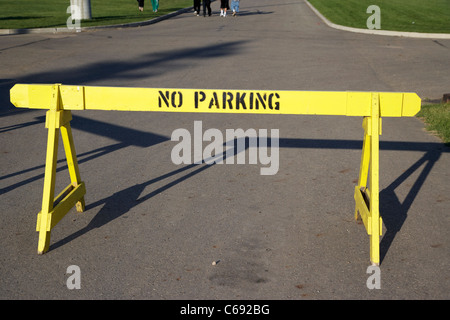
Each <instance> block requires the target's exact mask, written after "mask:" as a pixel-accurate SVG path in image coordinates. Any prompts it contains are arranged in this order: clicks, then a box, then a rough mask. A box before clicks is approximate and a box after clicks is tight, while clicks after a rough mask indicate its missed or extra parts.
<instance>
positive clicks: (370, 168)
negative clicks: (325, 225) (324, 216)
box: [354, 94, 383, 265]
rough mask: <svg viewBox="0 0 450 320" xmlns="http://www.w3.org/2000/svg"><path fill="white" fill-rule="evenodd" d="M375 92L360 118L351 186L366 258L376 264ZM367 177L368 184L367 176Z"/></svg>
mask: <svg viewBox="0 0 450 320" xmlns="http://www.w3.org/2000/svg"><path fill="white" fill-rule="evenodd" d="M379 110H380V108H379V95H378V94H373V95H372V115H371V116H370V117H365V118H364V120H363V128H364V141H363V150H362V156H361V165H360V169H359V179H358V185H357V186H356V187H355V195H354V197H355V218H356V219H359V218H361V220H362V221H363V223H364V226H365V227H366V230H367V233H368V234H369V236H370V261H371V263H372V264H374V265H379V264H380V236H381V234H382V232H381V231H382V225H383V223H382V220H381V217H380V210H379V207H380V200H379V151H380V150H379V136H380V135H381V118H380V112H379ZM368 178H369V187H367V179H368Z"/></svg>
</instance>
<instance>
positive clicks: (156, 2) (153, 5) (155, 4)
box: [152, 0, 159, 12]
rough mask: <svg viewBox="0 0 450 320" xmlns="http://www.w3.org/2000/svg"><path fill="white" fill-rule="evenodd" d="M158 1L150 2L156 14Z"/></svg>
mask: <svg viewBox="0 0 450 320" xmlns="http://www.w3.org/2000/svg"><path fill="white" fill-rule="evenodd" d="M158 7H159V0H152V8H153V12H158Z"/></svg>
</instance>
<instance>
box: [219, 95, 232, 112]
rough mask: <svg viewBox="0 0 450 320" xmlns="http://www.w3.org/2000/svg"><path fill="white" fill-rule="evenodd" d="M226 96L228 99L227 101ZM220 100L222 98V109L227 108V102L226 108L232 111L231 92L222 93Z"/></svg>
mask: <svg viewBox="0 0 450 320" xmlns="http://www.w3.org/2000/svg"><path fill="white" fill-rule="evenodd" d="M227 96H228V99H227ZM222 98H223V108H224V109H226V108H227V102H228V106H229V107H230V109H233V104H232V103H233V94H232V93H231V92H224V93H223V94H222Z"/></svg>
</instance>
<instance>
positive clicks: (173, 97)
mask: <svg viewBox="0 0 450 320" xmlns="http://www.w3.org/2000/svg"><path fill="white" fill-rule="evenodd" d="M176 94H177V92H175V91H174V92H172V96H171V98H172V107H174V108H179V107H181V105H182V104H183V94H182V93H181V92H180V91H178V97H179V99H178V101H179V104H178V106H177V105H176V104H175V97H176Z"/></svg>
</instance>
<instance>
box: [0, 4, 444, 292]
mask: <svg viewBox="0 0 450 320" xmlns="http://www.w3.org/2000/svg"><path fill="white" fill-rule="evenodd" d="M212 7H213V13H214V14H213V16H212V17H206V18H204V17H202V16H200V17H197V16H195V15H194V14H193V13H192V12H187V13H184V14H181V15H178V16H176V17H173V18H171V19H169V20H165V21H162V22H159V23H157V24H153V25H150V26H145V27H139V28H124V29H105V30H96V31H89V32H81V33H76V34H66V33H64V34H23V35H11V36H1V37H0V61H1V63H0V74H1V79H0V128H1V129H0V163H1V166H0V205H1V218H2V223H1V224H0V243H1V250H0V298H1V299H8V300H9V299H200V300H203V299H226V300H234V299H262V300H263V299H274V300H291V299H292V300H303V299H449V298H450V294H449V292H450V290H449V287H450V286H449V284H450V281H449V275H448V270H449V266H450V255H449V245H450V236H449V232H448V230H449V229H450V221H449V212H450V210H449V209H450V196H449V192H448V181H449V160H450V155H449V149H448V148H447V147H445V146H444V145H443V144H442V143H441V142H440V140H439V139H438V138H436V137H434V136H433V135H431V134H429V133H427V132H426V131H425V130H424V125H423V124H422V122H421V121H420V120H418V119H416V118H387V119H383V135H382V136H381V138H380V139H381V143H380V148H381V154H380V157H381V158H380V190H381V192H380V199H381V206H380V209H381V214H382V216H383V220H384V226H383V233H384V236H383V238H382V240H381V258H382V263H381V266H380V270H381V274H380V275H381V289H373V290H369V289H368V288H367V286H366V281H367V279H368V277H369V274H367V273H366V271H367V267H368V266H369V237H368V235H367V233H366V231H365V229H364V226H363V225H361V224H358V223H357V222H355V221H354V218H353V215H354V200H353V189H354V185H355V183H356V179H357V177H358V170H359V161H360V155H361V146H362V136H363V130H362V128H361V123H362V119H360V118H355V117H333V116H265V115H245V116H242V115H232V114H230V115H213V114H182V113H170V114H168V113H145V112H134V113H133V112H114V111H109V112H107V111H104V112H101V111H76V112H73V120H72V128H73V133H74V140H75V146H76V150H77V154H78V159H79V162H80V171H81V177H82V180H83V181H84V182H85V183H86V187H87V194H86V197H85V198H86V211H85V212H84V213H81V214H80V213H77V212H76V211H75V209H72V210H71V211H70V212H69V213H68V214H67V216H66V217H64V219H62V220H61V222H60V223H59V224H58V225H57V226H56V227H55V228H54V229H53V230H52V238H51V246H50V251H49V252H48V253H46V254H45V255H42V256H38V255H37V254H36V250H37V239H38V238H37V233H36V232H35V223H36V215H37V213H38V212H39V211H40V206H41V198H42V186H43V173H44V163H45V149H46V134H47V131H46V129H45V127H44V121H45V117H44V116H45V111H44V110H34V111H30V110H18V109H16V108H14V107H13V106H12V105H11V104H10V103H9V89H10V88H11V87H12V86H13V85H14V84H15V83H63V84H79V85H101V86H126V87H162V88H166V87H167V88H204V89H207V88H211V89H214V88H218V89H227V88H228V89H273V90H323V91H334V90H339V91H341V90H342V91H399V92H416V93H417V94H418V95H419V96H420V97H421V98H422V99H430V100H437V99H440V98H441V97H442V94H444V93H448V92H449V91H450V87H449V84H450V64H449V63H448V62H449V60H448V57H449V53H450V51H449V50H450V40H438V41H437V40H435V39H411V38H401V37H386V36H376V35H363V34H355V33H348V32H344V31H339V30H335V29H332V28H329V27H328V26H326V25H324V24H323V22H322V21H321V20H320V19H319V18H318V17H317V16H316V15H315V14H314V13H313V12H312V11H311V10H310V9H309V7H308V6H307V5H306V4H305V3H304V2H303V1H299V0H278V1H276V2H274V1H269V0H243V1H241V12H240V14H239V16H238V17H232V16H231V15H229V16H228V17H226V18H222V17H219V16H218V11H219V3H218V2H217V1H216V2H214V3H213V4H212ZM136 10H137V8H136ZM195 120H198V121H202V125H203V130H206V129H207V128H217V129H219V130H220V131H221V132H223V133H224V134H225V130H226V129H237V128H243V129H249V128H254V129H256V130H258V129H279V132H280V140H279V143H280V149H279V162H280V163H279V171H278V172H277V174H276V175H270V176H264V175H260V168H261V167H262V166H264V165H262V164H260V163H259V164H248V163H247V164H239V165H238V164H235V165H231V164H223V165H220V164H217V165H212V166H208V165H205V164H203V165H175V164H174V163H173V162H172V161H171V151H172V149H173V147H174V146H175V145H176V142H174V141H171V140H170V138H171V135H172V132H173V131H174V130H176V129H178V128H186V129H187V130H189V131H190V132H191V133H193V132H194V129H193V128H194V121H195ZM59 154H60V159H61V160H60V162H59V163H58V168H59V171H58V175H57V181H56V182H57V183H56V189H57V192H58V190H61V189H62V188H63V187H65V186H66V185H67V184H68V183H69V176H68V172H67V170H64V168H65V161H64V156H63V150H62V148H60V152H59ZM212 262H217V263H216V264H215V265H213V263H212ZM71 265H76V266H79V268H80V271H81V278H80V280H81V289H79V290H76V289H75V290H69V289H68V287H67V285H66V284H67V283H66V281H67V279H68V278H69V275H68V274H67V273H66V271H67V268H68V267H69V266H71Z"/></svg>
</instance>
